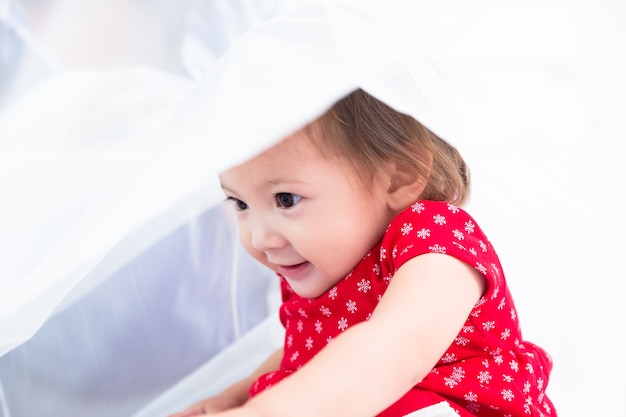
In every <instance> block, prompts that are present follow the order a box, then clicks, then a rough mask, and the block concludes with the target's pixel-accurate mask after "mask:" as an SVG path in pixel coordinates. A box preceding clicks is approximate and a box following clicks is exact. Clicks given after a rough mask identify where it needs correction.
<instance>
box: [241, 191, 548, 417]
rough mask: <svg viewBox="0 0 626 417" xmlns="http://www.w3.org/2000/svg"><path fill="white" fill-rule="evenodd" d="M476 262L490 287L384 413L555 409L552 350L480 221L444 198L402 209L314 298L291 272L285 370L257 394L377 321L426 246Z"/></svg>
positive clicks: (264, 380)
mask: <svg viewBox="0 0 626 417" xmlns="http://www.w3.org/2000/svg"><path fill="white" fill-rule="evenodd" d="M429 252H438V253H445V254H448V255H450V256H454V257H455V258H457V259H460V260H462V261H464V262H466V263H468V264H469V265H472V266H474V267H475V268H476V269H477V270H478V271H479V272H480V273H481V274H482V275H483V276H484V277H485V283H486V289H485V292H484V294H483V296H482V297H481V299H480V300H479V301H478V302H477V303H476V305H475V306H474V308H473V309H472V311H471V314H470V315H469V317H468V318H467V321H466V322H465V325H464V326H463V328H462V329H461V331H460V332H459V334H458V336H457V337H456V339H455V340H454V342H453V343H452V344H451V345H450V347H449V348H448V350H447V351H446V352H445V353H444V354H443V356H442V357H441V359H440V360H439V361H438V363H437V365H436V366H435V367H434V368H433V370H432V371H431V372H430V373H429V374H428V375H427V376H426V377H425V378H424V379H423V380H422V381H421V382H420V383H419V384H418V385H416V386H415V387H414V388H413V389H412V390H411V391H409V392H408V393H407V394H406V395H405V396H404V397H402V398H401V399H400V400H399V401H397V402H396V403H395V404H393V405H392V406H391V407H389V408H388V409H387V410H385V411H384V412H383V413H381V414H379V416H385V417H396V416H403V415H404V414H407V413H409V412H411V411H415V410H418V409H420V408H423V407H426V406H428V405H432V404H435V403H438V402H441V401H443V400H446V401H448V402H449V403H450V405H451V406H452V407H453V408H454V409H455V410H456V411H457V412H458V413H459V414H460V415H461V416H500V417H507V416H511V417H513V416H556V411H555V410H554V408H553V406H552V403H551V402H550V400H549V399H548V398H547V397H546V395H545V389H546V385H547V383H548V376H549V373H550V370H551V368H552V362H551V359H550V357H549V355H548V354H547V353H546V352H545V351H543V350H542V349H541V348H539V347H538V346H535V345H534V344H532V343H529V342H527V341H524V340H523V338H522V334H521V331H520V327H519V322H518V318H517V314H516V311H515V305H514V304H513V299H512V298H511V295H510V293H509V290H508V288H507V285H506V281H505V279H504V274H503V272H502V268H501V266H500V261H499V260H498V257H497V255H496V253H495V251H494V250H493V248H492V246H491V244H490V243H489V241H488V240H487V238H486V237H485V235H484V234H483V232H482V231H481V230H480V228H479V227H478V225H477V224H476V222H475V221H474V220H473V219H472V218H471V217H470V216H469V215H468V214H467V213H466V212H465V211H464V210H462V209H460V208H458V207H456V206H453V205H451V204H448V203H445V202H434V201H418V202H416V203H415V204H413V205H412V206H411V207H409V208H408V209H406V210H405V211H403V212H402V213H400V214H399V215H398V216H397V217H396V218H395V219H394V220H393V221H392V222H391V224H390V225H389V227H388V229H387V231H386V232H385V235H384V236H383V238H382V240H381V241H380V242H379V243H378V244H377V245H376V246H375V247H374V248H373V249H372V250H371V251H370V252H369V253H368V254H367V255H366V256H365V257H364V258H363V260H362V261H361V262H360V263H359V264H358V265H357V266H356V267H355V268H354V270H353V271H352V272H351V273H350V274H349V275H348V276H347V277H346V278H344V279H343V280H342V281H340V282H339V283H338V284H337V285H336V286H335V287H333V288H331V289H330V290H329V291H328V292H326V293H325V294H323V295H321V296H320V297H318V298H315V299H306V298H302V297H300V296H298V295H297V294H295V293H294V292H293V291H292V290H291V288H290V287H289V285H288V284H287V283H286V281H285V280H284V279H282V290H283V304H282V306H281V308H280V319H281V322H282V324H283V325H284V326H285V329H286V334H285V343H284V356H283V359H282V362H281V368H280V370H278V371H276V372H272V373H268V374H265V375H263V376H261V377H260V378H259V379H258V380H257V382H256V383H255V384H253V385H252V387H251V388H250V395H251V396H252V395H255V394H256V393H258V392H260V391H262V390H264V389H266V388H269V387H270V386H272V385H273V384H276V383H277V382H278V381H280V380H281V379H283V378H284V377H286V376H288V375H289V374H291V373H292V372H294V371H296V370H297V369H299V368H300V367H301V366H302V365H304V364H305V363H306V362H307V361H308V360H309V359H311V358H312V357H313V356H315V354H316V353H317V352H318V351H319V350H320V349H322V348H324V346H326V345H327V344H328V343H330V342H331V341H332V340H333V339H334V338H335V337H337V336H339V335H340V334H341V333H342V332H343V331H345V330H346V329H348V328H349V327H350V326H352V325H354V324H356V323H358V322H361V321H363V320H368V319H369V317H370V316H371V314H372V312H373V311H374V308H375V307H376V304H377V303H378V301H379V300H380V298H381V297H382V295H383V294H384V292H385V290H386V289H387V286H388V285H389V282H390V281H391V280H392V279H393V275H394V273H395V271H396V270H397V269H398V268H400V267H401V266H402V264H403V263H404V262H406V261H407V260H409V259H411V258H413V257H415V256H419V255H421V254H424V253H429Z"/></svg>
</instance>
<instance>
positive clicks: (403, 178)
mask: <svg viewBox="0 0 626 417" xmlns="http://www.w3.org/2000/svg"><path fill="white" fill-rule="evenodd" d="M386 172H387V173H389V174H388V175H389V177H388V184H389V185H388V187H387V205H388V206H389V208H390V209H391V210H394V211H397V210H404V209H405V208H407V207H408V206H410V205H411V204H412V203H414V202H415V201H416V200H418V199H419V196H420V195H421V194H422V192H423V191H424V188H426V178H423V177H420V176H418V175H417V174H416V173H415V170H414V169H409V167H408V166H407V165H406V164H402V163H396V162H389V163H388V166H387V171H386Z"/></svg>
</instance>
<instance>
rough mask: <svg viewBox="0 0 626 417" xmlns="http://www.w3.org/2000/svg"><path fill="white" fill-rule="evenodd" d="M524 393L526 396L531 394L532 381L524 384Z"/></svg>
mask: <svg viewBox="0 0 626 417" xmlns="http://www.w3.org/2000/svg"><path fill="white" fill-rule="evenodd" d="M522 392H523V393H524V394H528V393H530V381H526V382H524V390H523V391H522Z"/></svg>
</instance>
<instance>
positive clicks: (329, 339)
mask: <svg viewBox="0 0 626 417" xmlns="http://www.w3.org/2000/svg"><path fill="white" fill-rule="evenodd" d="M333 340H335V339H334V338H333V337H332V336H328V337H327V338H326V344H327V345H328V344H329V343H330V342H332V341H333Z"/></svg>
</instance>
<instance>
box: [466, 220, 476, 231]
mask: <svg viewBox="0 0 626 417" xmlns="http://www.w3.org/2000/svg"><path fill="white" fill-rule="evenodd" d="M475 228H476V225H475V224H474V222H473V221H471V220H468V221H466V222H465V231H466V232H467V233H474V229H475Z"/></svg>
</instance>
